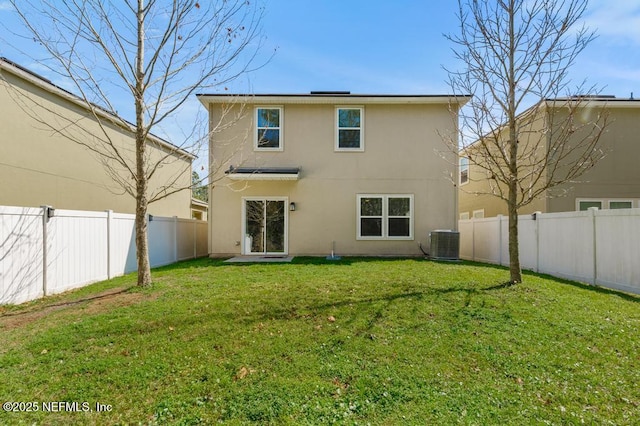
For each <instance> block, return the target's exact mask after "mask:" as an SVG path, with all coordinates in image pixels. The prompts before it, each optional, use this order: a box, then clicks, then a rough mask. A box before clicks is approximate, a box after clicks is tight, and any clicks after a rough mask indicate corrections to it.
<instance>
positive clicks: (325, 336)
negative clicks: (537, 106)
mask: <svg viewBox="0 0 640 426" xmlns="http://www.w3.org/2000/svg"><path fill="white" fill-rule="evenodd" d="M153 275H154V280H155V285H154V286H153V288H151V289H145V290H140V289H137V288H134V287H133V285H134V283H135V277H134V276H131V275H130V276H125V277H121V278H118V279H114V280H111V281H107V282H103V283H98V284H95V285H92V286H89V287H86V288H83V289H81V290H78V291H75V292H71V293H67V294H64V295H59V296H54V297H51V298H48V299H46V300H43V301H37V302H33V303H30V304H26V305H21V306H11V307H3V308H0V330H1V331H0V332H1V335H2V340H1V345H0V372H1V380H0V400H1V402H6V401H15V402H24V403H26V404H23V405H18V404H13V405H12V407H10V408H16V409H20V410H23V409H28V408H31V409H32V410H34V409H35V408H37V409H38V411H35V412H33V411H32V412H27V413H25V412H20V413H19V412H6V411H4V410H3V411H0V424H33V423H38V424H100V425H103V424H139V423H140V424H182V425H196V424H211V423H216V422H222V423H229V424H245V423H251V422H256V423H260V424H291V425H294V424H295V425H297V424H335V423H338V424H378V425H393V424H402V425H404V424H417V425H424V424H438V425H440V424H480V425H486V424H500V425H502V424H515V425H522V424H581V423H587V424H638V421H639V419H640V298H638V297H634V296H629V295H625V294H621V293H615V292H610V291H606V290H601V289H596V288H591V287H588V286H585V285H580V284H575V283H570V282H567V281H562V280H556V279H552V278H548V277H540V276H536V275H531V274H527V275H526V277H525V279H526V282H525V283H524V284H521V285H517V286H504V285H501V282H502V281H503V280H505V278H506V277H507V272H506V270H504V269H501V268H495V267H489V266H482V265H476V264H467V263H461V264H454V263H435V262H430V261H425V260H406V259H404V260H380V259H349V258H346V259H343V260H342V261H339V262H333V263H331V262H327V261H325V260H324V259H310V258H298V259H295V260H294V262H293V263H291V264H251V265H248V264H245V265H238V264H235V265H227V264H224V263H222V262H220V261H217V260H210V259H203V260H196V261H189V262H183V263H180V264H177V265H173V266H170V267H165V268H161V269H157V270H155V271H154V274H153ZM64 402H67V404H65V403H64ZM74 403H75V404H74ZM98 403H100V404H103V405H102V406H101V407H102V408H103V409H104V410H105V411H102V412H98V411H97V408H98V406H97V405H96V404H98ZM106 405H109V406H111V407H110V411H108V409H109V407H106ZM5 408H6V407H5ZM72 410H75V411H72ZM84 410H88V411H86V412H85V411H84Z"/></svg>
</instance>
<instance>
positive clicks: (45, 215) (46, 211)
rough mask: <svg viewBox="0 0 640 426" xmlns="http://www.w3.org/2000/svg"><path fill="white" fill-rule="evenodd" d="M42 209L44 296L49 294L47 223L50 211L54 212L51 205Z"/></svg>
mask: <svg viewBox="0 0 640 426" xmlns="http://www.w3.org/2000/svg"><path fill="white" fill-rule="evenodd" d="M40 208H41V209H42V297H44V296H46V295H47V240H48V238H47V224H48V223H49V215H50V213H49V212H53V209H52V208H51V206H40Z"/></svg>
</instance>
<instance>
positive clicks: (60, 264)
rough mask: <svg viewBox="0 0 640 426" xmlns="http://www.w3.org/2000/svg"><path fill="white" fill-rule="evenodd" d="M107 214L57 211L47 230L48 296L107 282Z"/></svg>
mask: <svg viewBox="0 0 640 426" xmlns="http://www.w3.org/2000/svg"><path fill="white" fill-rule="evenodd" d="M107 237H108V236H107V213H106V212H79V211H71V210H56V211H55V215H54V217H52V218H51V219H50V220H49V223H48V226H47V280H46V289H47V293H48V294H54V293H61V292H63V291H66V290H70V289H72V288H77V287H81V286H83V285H86V284H88V283H91V282H95V281H100V280H106V279H108V273H107V272H108V268H107V261H108V253H107V249H108V245H107Z"/></svg>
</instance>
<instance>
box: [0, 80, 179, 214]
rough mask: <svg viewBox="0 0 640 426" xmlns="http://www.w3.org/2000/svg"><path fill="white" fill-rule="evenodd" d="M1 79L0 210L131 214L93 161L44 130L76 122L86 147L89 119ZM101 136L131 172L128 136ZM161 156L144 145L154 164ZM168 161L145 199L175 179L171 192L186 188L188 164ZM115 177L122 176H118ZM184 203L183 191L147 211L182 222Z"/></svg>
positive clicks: (92, 128) (94, 130)
mask: <svg viewBox="0 0 640 426" xmlns="http://www.w3.org/2000/svg"><path fill="white" fill-rule="evenodd" d="M1 77H2V78H0V123H1V127H2V137H1V139H0V182H2V186H1V188H0V205H12V206H24V207H34V206H40V205H51V206H53V207H55V208H59V209H73V210H97V211H101V210H114V211H117V212H122V213H133V212H134V211H135V200H134V199H133V197H131V196H130V195H128V194H126V193H124V191H123V189H122V188H121V187H119V186H118V185H117V184H116V183H114V182H113V180H112V179H111V178H110V177H109V176H108V175H107V173H106V172H105V169H104V168H103V166H102V164H101V163H100V159H99V157H98V156H96V155H95V154H93V153H91V151H89V150H88V149H87V148H85V147H83V146H81V145H79V144H77V143H75V142H74V141H72V140H70V139H69V138H67V137H65V136H63V135H61V134H60V133H59V132H56V131H54V130H53V129H52V128H51V127H50V126H52V127H53V128H57V127H56V126H69V124H70V123H74V122H77V123H78V129H75V130H71V132H73V133H74V134H75V135H79V136H80V137H81V138H82V139H81V140H83V141H87V143H91V141H92V139H94V138H95V136H93V135H101V134H102V131H101V130H100V128H99V126H98V124H97V122H96V121H95V119H93V118H90V117H89V116H88V111H87V110H86V109H84V108H82V107H80V106H78V105H76V104H75V103H73V102H70V101H69V100H67V99H65V98H63V97H61V96H58V95H57V94H55V93H52V92H50V91H48V90H45V88H43V87H39V86H37V85H35V84H33V83H32V82H30V81H27V80H25V79H23V78H21V77H19V76H17V75H14V74H12V73H10V72H8V71H4V70H3V71H2V76H1ZM45 86H46V85H45ZM61 117H64V118H61ZM43 121H44V122H46V123H49V124H50V126H49V125H47V124H44V123H43ZM80 128H83V129H84V130H82V131H81V130H79V129H80ZM107 132H108V134H109V135H110V137H111V138H112V140H113V141H114V143H115V144H116V145H118V146H119V147H120V148H121V150H122V152H123V153H124V155H125V156H127V158H128V159H129V162H130V164H134V161H133V158H134V148H135V142H134V138H133V134H132V133H130V132H127V131H124V130H121V129H119V128H117V127H115V126H107ZM166 153H167V151H166V150H165V149H163V148H161V147H159V146H154V145H151V144H150V145H149V155H150V158H152V159H153V158H159V156H165V155H166ZM169 158H170V160H169V162H168V163H167V164H165V165H164V166H163V167H162V168H160V169H159V170H158V171H157V173H156V175H155V176H154V177H153V178H152V179H151V182H150V191H155V190H156V189H157V188H159V187H160V186H162V185H167V183H169V182H172V181H174V180H176V177H177V181H176V186H182V187H185V186H188V185H189V184H190V179H191V160H190V158H188V157H183V156H181V157H169ZM110 164H112V165H113V164H114V163H113V162H110ZM119 173H120V175H121V176H128V175H127V172H126V171H124V170H119ZM129 179H130V178H129ZM190 200H191V194H190V192H189V191H188V190H186V191H182V192H179V193H177V194H174V195H171V196H170V197H168V198H166V199H165V200H161V201H158V202H157V203H153V204H151V205H150V206H149V213H151V214H154V215H159V216H179V217H185V218H188V217H190Z"/></svg>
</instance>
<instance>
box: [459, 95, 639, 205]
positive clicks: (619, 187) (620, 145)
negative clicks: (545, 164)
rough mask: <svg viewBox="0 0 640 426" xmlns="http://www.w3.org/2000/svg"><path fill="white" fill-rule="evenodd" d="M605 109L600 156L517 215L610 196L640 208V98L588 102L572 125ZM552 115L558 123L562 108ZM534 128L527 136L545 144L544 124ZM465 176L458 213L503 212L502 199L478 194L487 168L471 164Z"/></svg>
mask: <svg viewBox="0 0 640 426" xmlns="http://www.w3.org/2000/svg"><path fill="white" fill-rule="evenodd" d="M603 111H605V113H606V114H608V119H607V120H608V122H607V126H606V130H605V132H604V133H603V134H602V136H601V138H600V148H601V149H602V150H603V151H604V154H605V156H604V158H602V159H601V160H600V161H599V162H598V163H597V164H596V165H595V166H594V167H593V168H592V169H590V170H589V171H587V172H586V173H585V174H584V175H582V176H580V177H578V178H577V179H574V180H573V181H571V182H567V183H565V184H562V185H559V186H557V187H555V188H554V189H552V190H548V191H546V192H545V193H544V194H542V195H541V196H540V197H538V198H537V199H536V200H535V201H534V202H533V203H531V204H530V205H527V206H524V207H522V208H521V209H520V213H521V214H529V213H533V212H535V211H541V212H549V213H551V212H563V211H573V210H576V209H577V208H578V205H577V202H578V200H600V201H603V207H604V208H607V206H605V205H604V204H605V203H606V202H607V201H609V200H629V201H632V202H633V207H640V167H638V164H637V159H638V158H640V142H639V141H640V139H639V136H638V135H640V103H638V102H637V101H624V100H622V101H615V100H614V101H606V100H605V101H602V102H594V103H587V104H585V106H584V107H581V110H580V111H578V113H577V114H576V116H575V120H576V124H577V125H580V124H581V123H589V122H591V121H594V120H596V119H597V117H598V114H602V112H603ZM555 114H556V117H555V121H556V122H558V123H559V122H562V120H563V119H564V118H565V117H566V111H564V110H558V111H556V112H555ZM540 122H541V123H542V121H540ZM535 130H536V132H534V133H532V135H531V137H532V138H533V136H536V135H539V136H538V137H539V143H540V146H542V147H545V146H546V141H545V139H544V137H543V136H542V135H543V134H544V132H542V131H541V130H542V128H537V129H535ZM587 130H589V128H585V129H581V130H580V131H579V132H577V133H576V134H575V135H574V139H575V138H578V137H583V136H584V135H585V132H586V131H587ZM531 140H532V141H533V140H534V139H531ZM469 176H470V181H469V183H467V184H465V185H461V187H460V192H459V213H469V215H470V217H472V216H473V214H472V212H473V211H474V210H479V209H484V210H485V217H491V216H496V215H498V214H506V213H507V206H506V203H505V202H504V201H503V200H500V199H498V198H496V197H491V196H489V195H479V194H478V193H482V192H486V191H487V189H488V181H487V178H486V173H485V172H483V171H482V170H479V168H478V167H474V166H473V165H471V166H470V171H469Z"/></svg>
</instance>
